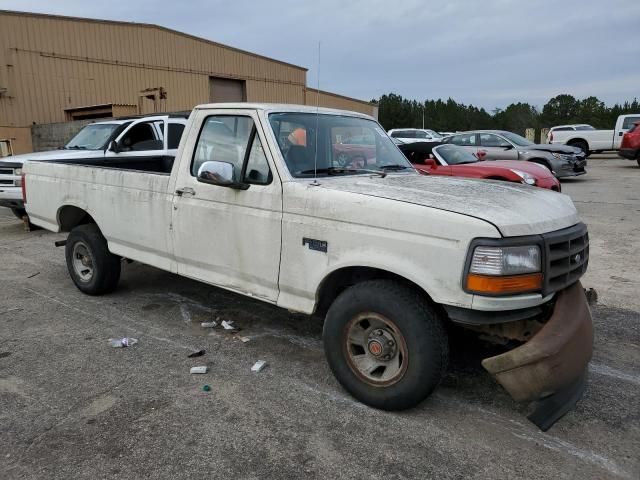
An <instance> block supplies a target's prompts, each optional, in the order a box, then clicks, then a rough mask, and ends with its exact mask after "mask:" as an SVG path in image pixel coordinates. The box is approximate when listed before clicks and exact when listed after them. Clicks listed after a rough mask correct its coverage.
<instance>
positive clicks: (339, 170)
mask: <svg viewBox="0 0 640 480" xmlns="http://www.w3.org/2000/svg"><path fill="white" fill-rule="evenodd" d="M300 173H301V174H302V175H310V174H312V173H326V174H328V175H340V174H341V173H373V174H375V175H380V176H381V177H382V178H384V177H386V176H387V174H386V172H385V171H383V170H370V169H368V168H345V167H329V168H318V169H317V170H304V171H302V172H300Z"/></svg>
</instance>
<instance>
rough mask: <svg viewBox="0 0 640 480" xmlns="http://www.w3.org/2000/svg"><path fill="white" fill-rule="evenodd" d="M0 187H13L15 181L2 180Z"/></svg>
mask: <svg viewBox="0 0 640 480" xmlns="http://www.w3.org/2000/svg"><path fill="white" fill-rule="evenodd" d="M0 185H12V186H13V180H0Z"/></svg>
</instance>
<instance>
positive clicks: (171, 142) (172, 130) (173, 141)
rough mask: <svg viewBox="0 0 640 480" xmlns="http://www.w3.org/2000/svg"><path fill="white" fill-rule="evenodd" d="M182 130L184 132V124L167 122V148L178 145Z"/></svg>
mask: <svg viewBox="0 0 640 480" xmlns="http://www.w3.org/2000/svg"><path fill="white" fill-rule="evenodd" d="M182 132H184V125H183V124H182V123H170V124H169V138H168V139H167V144H168V145H167V148H169V149H173V148H178V145H180V139H181V138H182Z"/></svg>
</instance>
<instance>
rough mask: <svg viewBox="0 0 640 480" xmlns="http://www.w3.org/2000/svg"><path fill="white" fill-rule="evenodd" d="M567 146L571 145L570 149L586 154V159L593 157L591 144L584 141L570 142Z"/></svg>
mask: <svg viewBox="0 0 640 480" xmlns="http://www.w3.org/2000/svg"><path fill="white" fill-rule="evenodd" d="M567 145H569V146H570V147H576V148H579V149H580V150H582V151H583V152H584V155H585V157H588V156H589V155H591V152H590V151H589V144H588V143H587V142H585V141H584V140H576V141H574V142H569V143H568V144H567Z"/></svg>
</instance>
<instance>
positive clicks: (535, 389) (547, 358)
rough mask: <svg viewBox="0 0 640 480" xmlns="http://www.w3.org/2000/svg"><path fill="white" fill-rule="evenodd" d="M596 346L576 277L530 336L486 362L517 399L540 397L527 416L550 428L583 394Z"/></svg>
mask: <svg viewBox="0 0 640 480" xmlns="http://www.w3.org/2000/svg"><path fill="white" fill-rule="evenodd" d="M592 351H593V327H592V322H591V312H590V310H589V305H588V303H587V299H586V296H585V294H584V290H583V288H582V285H581V284H580V282H576V283H574V284H573V285H572V286H570V287H568V288H566V289H565V290H562V291H560V292H558V294H557V297H556V302H555V305H554V308H553V313H552V314H551V317H550V318H549V320H548V321H547V322H546V323H545V324H544V326H543V327H542V328H541V329H540V330H539V331H538V332H537V333H536V334H535V335H534V336H533V337H532V338H531V339H530V340H529V341H527V342H526V343H524V344H523V345H521V346H519V347H517V348H515V349H513V350H510V351H508V352H506V353H503V354H500V355H497V356H495V357H490V358H486V359H484V360H483V361H482V366H483V367H484V368H485V369H486V370H487V371H488V372H489V373H490V374H491V375H492V376H493V377H494V378H495V379H496V380H497V381H498V383H500V384H501V385H502V386H503V387H504V388H505V390H507V392H509V394H510V395H511V396H512V397H513V399H514V400H516V401H519V402H532V401H535V402H536V406H535V410H534V411H533V413H531V415H529V417H528V418H529V420H531V421H532V422H533V423H535V424H536V425H537V426H538V427H539V428H540V429H541V430H543V431H545V430H547V429H549V428H550V427H551V426H552V425H553V424H554V423H555V422H556V421H558V420H559V419H560V418H562V416H563V415H565V414H566V413H567V412H568V411H569V410H571V409H572V408H573V407H574V406H575V404H576V403H577V402H578V400H580V398H581V397H582V394H583V392H584V387H585V380H586V372H587V366H588V363H589V360H590V359H591V354H592Z"/></svg>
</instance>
